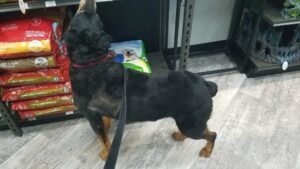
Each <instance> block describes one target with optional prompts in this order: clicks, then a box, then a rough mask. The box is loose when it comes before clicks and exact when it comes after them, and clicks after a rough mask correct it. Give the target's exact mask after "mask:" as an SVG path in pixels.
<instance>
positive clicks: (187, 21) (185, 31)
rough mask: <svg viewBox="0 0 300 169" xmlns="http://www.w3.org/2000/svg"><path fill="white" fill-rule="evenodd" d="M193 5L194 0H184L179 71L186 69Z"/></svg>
mask: <svg viewBox="0 0 300 169" xmlns="http://www.w3.org/2000/svg"><path fill="white" fill-rule="evenodd" d="M194 6H195V0H185V8H184V18H183V28H182V37H181V51H180V62H179V71H184V70H186V69H187V62H188V58H189V54H190V42H191V33H192V23H193V15H194Z"/></svg>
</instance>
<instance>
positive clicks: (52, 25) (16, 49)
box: [0, 17, 61, 59]
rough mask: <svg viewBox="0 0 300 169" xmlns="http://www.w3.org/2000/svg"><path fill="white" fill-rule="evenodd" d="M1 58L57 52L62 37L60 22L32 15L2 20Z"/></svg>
mask: <svg viewBox="0 0 300 169" xmlns="http://www.w3.org/2000/svg"><path fill="white" fill-rule="evenodd" d="M0 35H1V36H0V59H11V58H20V57H27V56H40V55H51V54H55V52H56V50H57V48H58V44H59V41H60V39H61V28H60V26H59V23H58V22H56V21H54V20H52V19H46V18H39V17H30V18H22V19H11V20H7V21H1V22H0Z"/></svg>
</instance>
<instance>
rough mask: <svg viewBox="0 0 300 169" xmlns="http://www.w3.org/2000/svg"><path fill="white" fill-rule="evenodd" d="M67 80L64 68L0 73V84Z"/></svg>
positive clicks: (67, 75)
mask: <svg viewBox="0 0 300 169" xmlns="http://www.w3.org/2000/svg"><path fill="white" fill-rule="evenodd" d="M68 80H69V71H68V70H65V69H62V68H60V69H42V70H38V71H35V72H27V73H6V74H3V75H0V85H1V86H25V85H35V84H44V83H47V84H49V83H59V82H66V81H68Z"/></svg>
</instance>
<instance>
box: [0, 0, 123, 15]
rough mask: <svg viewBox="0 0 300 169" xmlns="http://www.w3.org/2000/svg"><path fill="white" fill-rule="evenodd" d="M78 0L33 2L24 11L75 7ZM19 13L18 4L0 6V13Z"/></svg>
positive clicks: (26, 4)
mask: <svg viewBox="0 0 300 169" xmlns="http://www.w3.org/2000/svg"><path fill="white" fill-rule="evenodd" d="M79 1H80V0H34V1H28V2H25V6H26V10H29V9H41V8H50V7H61V6H69V5H77V4H79ZM112 1H120V0H96V2H97V3H98V2H112ZM13 11H20V7H19V4H18V3H8V4H1V5H0V13H5V12H13Z"/></svg>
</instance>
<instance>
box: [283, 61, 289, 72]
mask: <svg viewBox="0 0 300 169" xmlns="http://www.w3.org/2000/svg"><path fill="white" fill-rule="evenodd" d="M288 67H289V63H288V62H287V61H285V62H283V64H282V70H286V69H287V68H288Z"/></svg>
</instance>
